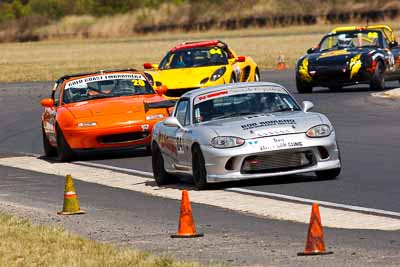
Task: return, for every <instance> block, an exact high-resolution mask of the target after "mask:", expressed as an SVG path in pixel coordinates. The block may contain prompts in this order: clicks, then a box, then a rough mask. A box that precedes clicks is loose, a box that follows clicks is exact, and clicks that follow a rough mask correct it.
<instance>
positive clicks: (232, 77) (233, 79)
mask: <svg viewBox="0 0 400 267" xmlns="http://www.w3.org/2000/svg"><path fill="white" fill-rule="evenodd" d="M235 82H236V79H235V76H234V75H233V73H232V76H231V78H230V79H229V83H235Z"/></svg>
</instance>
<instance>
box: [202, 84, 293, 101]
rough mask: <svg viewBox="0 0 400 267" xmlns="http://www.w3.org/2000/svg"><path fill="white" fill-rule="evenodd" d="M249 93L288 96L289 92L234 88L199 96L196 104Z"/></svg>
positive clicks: (270, 88) (268, 88) (278, 89)
mask: <svg viewBox="0 0 400 267" xmlns="http://www.w3.org/2000/svg"><path fill="white" fill-rule="evenodd" d="M247 93H281V94H287V92H286V91H285V90H284V89H283V88H281V87H278V86H276V87H274V86H271V87H261V86H257V87H247V88H243V87H239V88H232V89H228V90H226V89H225V90H223V91H216V92H210V93H208V94H202V95H198V96H196V97H195V99H194V104H195V105H196V104H199V103H201V102H204V101H206V100H210V99H214V98H218V97H224V96H231V95H240V94H247Z"/></svg>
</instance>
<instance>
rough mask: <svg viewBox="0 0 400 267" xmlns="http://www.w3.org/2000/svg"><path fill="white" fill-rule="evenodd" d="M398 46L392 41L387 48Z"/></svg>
mask: <svg viewBox="0 0 400 267" xmlns="http://www.w3.org/2000/svg"><path fill="white" fill-rule="evenodd" d="M398 45H399V43H398V42H397V41H392V42H390V43H389V47H390V48H393V47H396V46H398Z"/></svg>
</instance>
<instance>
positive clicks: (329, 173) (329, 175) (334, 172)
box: [315, 168, 342, 180]
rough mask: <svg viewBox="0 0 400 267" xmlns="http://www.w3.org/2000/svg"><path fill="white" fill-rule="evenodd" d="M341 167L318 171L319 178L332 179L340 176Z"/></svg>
mask: <svg viewBox="0 0 400 267" xmlns="http://www.w3.org/2000/svg"><path fill="white" fill-rule="evenodd" d="M341 170H342V169H341V168H336V169H330V170H325V171H317V172H315V174H316V175H317V177H318V179H321V180H331V179H335V178H336V177H338V176H339V174H340V171H341Z"/></svg>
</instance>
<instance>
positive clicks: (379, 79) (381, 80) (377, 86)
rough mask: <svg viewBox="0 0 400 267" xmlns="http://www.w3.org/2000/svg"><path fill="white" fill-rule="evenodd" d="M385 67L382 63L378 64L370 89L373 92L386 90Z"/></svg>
mask: <svg viewBox="0 0 400 267" xmlns="http://www.w3.org/2000/svg"><path fill="white" fill-rule="evenodd" d="M383 72H384V67H383V64H382V62H380V61H378V62H377V63H376V68H375V72H374V74H373V75H372V79H371V84H370V89H372V90H379V91H381V90H383V89H385V77H384V76H383Z"/></svg>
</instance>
